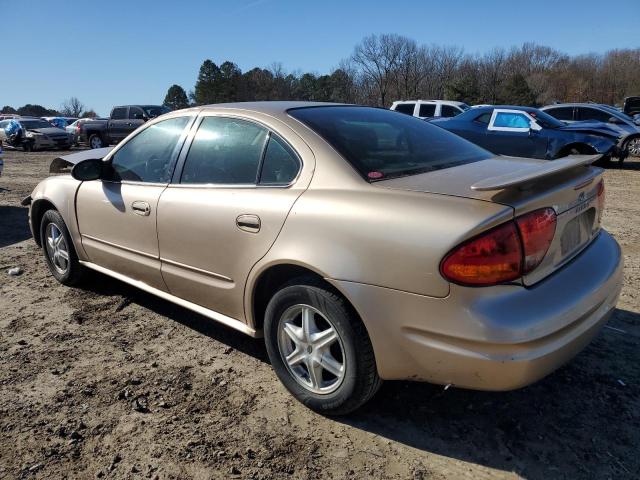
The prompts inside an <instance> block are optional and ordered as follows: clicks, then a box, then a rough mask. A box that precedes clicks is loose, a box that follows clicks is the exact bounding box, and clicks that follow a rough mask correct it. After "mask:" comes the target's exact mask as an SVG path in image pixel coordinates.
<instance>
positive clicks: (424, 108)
mask: <svg viewBox="0 0 640 480" xmlns="http://www.w3.org/2000/svg"><path fill="white" fill-rule="evenodd" d="M435 114H436V105H435V104H434V103H421V104H420V112H419V114H418V116H420V117H433V116H434V115H435Z"/></svg>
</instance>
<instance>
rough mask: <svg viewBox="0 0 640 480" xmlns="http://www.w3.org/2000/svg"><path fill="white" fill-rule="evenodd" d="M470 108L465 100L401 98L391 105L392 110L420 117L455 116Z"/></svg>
mask: <svg viewBox="0 0 640 480" xmlns="http://www.w3.org/2000/svg"><path fill="white" fill-rule="evenodd" d="M469 108H471V107H469V105H467V104H466V103H464V102H454V101H451V100H401V101H397V102H393V104H392V105H391V110H394V111H396V112H400V113H406V114H407V115H413V116H414V117H418V118H433V117H447V118H448V117H455V116H456V115H459V114H461V113H462V112H464V111H466V110H469Z"/></svg>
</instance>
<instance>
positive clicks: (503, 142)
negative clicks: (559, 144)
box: [485, 108, 547, 158]
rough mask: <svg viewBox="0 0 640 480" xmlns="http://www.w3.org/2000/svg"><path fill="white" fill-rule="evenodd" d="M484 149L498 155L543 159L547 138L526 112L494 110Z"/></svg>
mask: <svg viewBox="0 0 640 480" xmlns="http://www.w3.org/2000/svg"><path fill="white" fill-rule="evenodd" d="M532 122H533V123H532ZM532 125H534V126H535V128H531V126H532ZM485 148H487V149H488V150H490V151H491V152H493V153H497V154H499V155H509V156H514V157H531V158H545V157H546V152H547V137H546V135H545V134H544V130H543V129H542V128H541V127H540V126H538V124H537V123H536V122H535V120H534V119H533V118H532V117H531V116H529V115H528V114H527V113H526V112H524V111H520V110H509V109H500V108H496V109H494V110H493V114H492V116H491V120H490V121H489V125H488V126H487V142H486V145H485Z"/></svg>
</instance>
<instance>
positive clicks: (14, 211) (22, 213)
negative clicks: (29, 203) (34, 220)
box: [0, 205, 31, 248]
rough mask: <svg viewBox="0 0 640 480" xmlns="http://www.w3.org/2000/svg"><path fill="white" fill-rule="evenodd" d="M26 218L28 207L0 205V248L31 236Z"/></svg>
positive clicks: (27, 216) (27, 217)
mask: <svg viewBox="0 0 640 480" xmlns="http://www.w3.org/2000/svg"><path fill="white" fill-rule="evenodd" d="M28 219H29V211H28V209H26V208H23V207H13V206H9V205H0V248H2V247H6V246H8V245H12V244H14V243H18V242H22V241H23V240H26V239H28V238H31V231H30V230H29V220H28Z"/></svg>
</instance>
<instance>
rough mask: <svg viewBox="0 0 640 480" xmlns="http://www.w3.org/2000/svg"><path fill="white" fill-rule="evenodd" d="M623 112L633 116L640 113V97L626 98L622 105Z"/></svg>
mask: <svg viewBox="0 0 640 480" xmlns="http://www.w3.org/2000/svg"><path fill="white" fill-rule="evenodd" d="M622 111H623V112H624V113H626V114H627V115H631V116H633V115H636V114H638V113H640V97H627V98H625V99H624V103H623V104H622Z"/></svg>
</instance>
